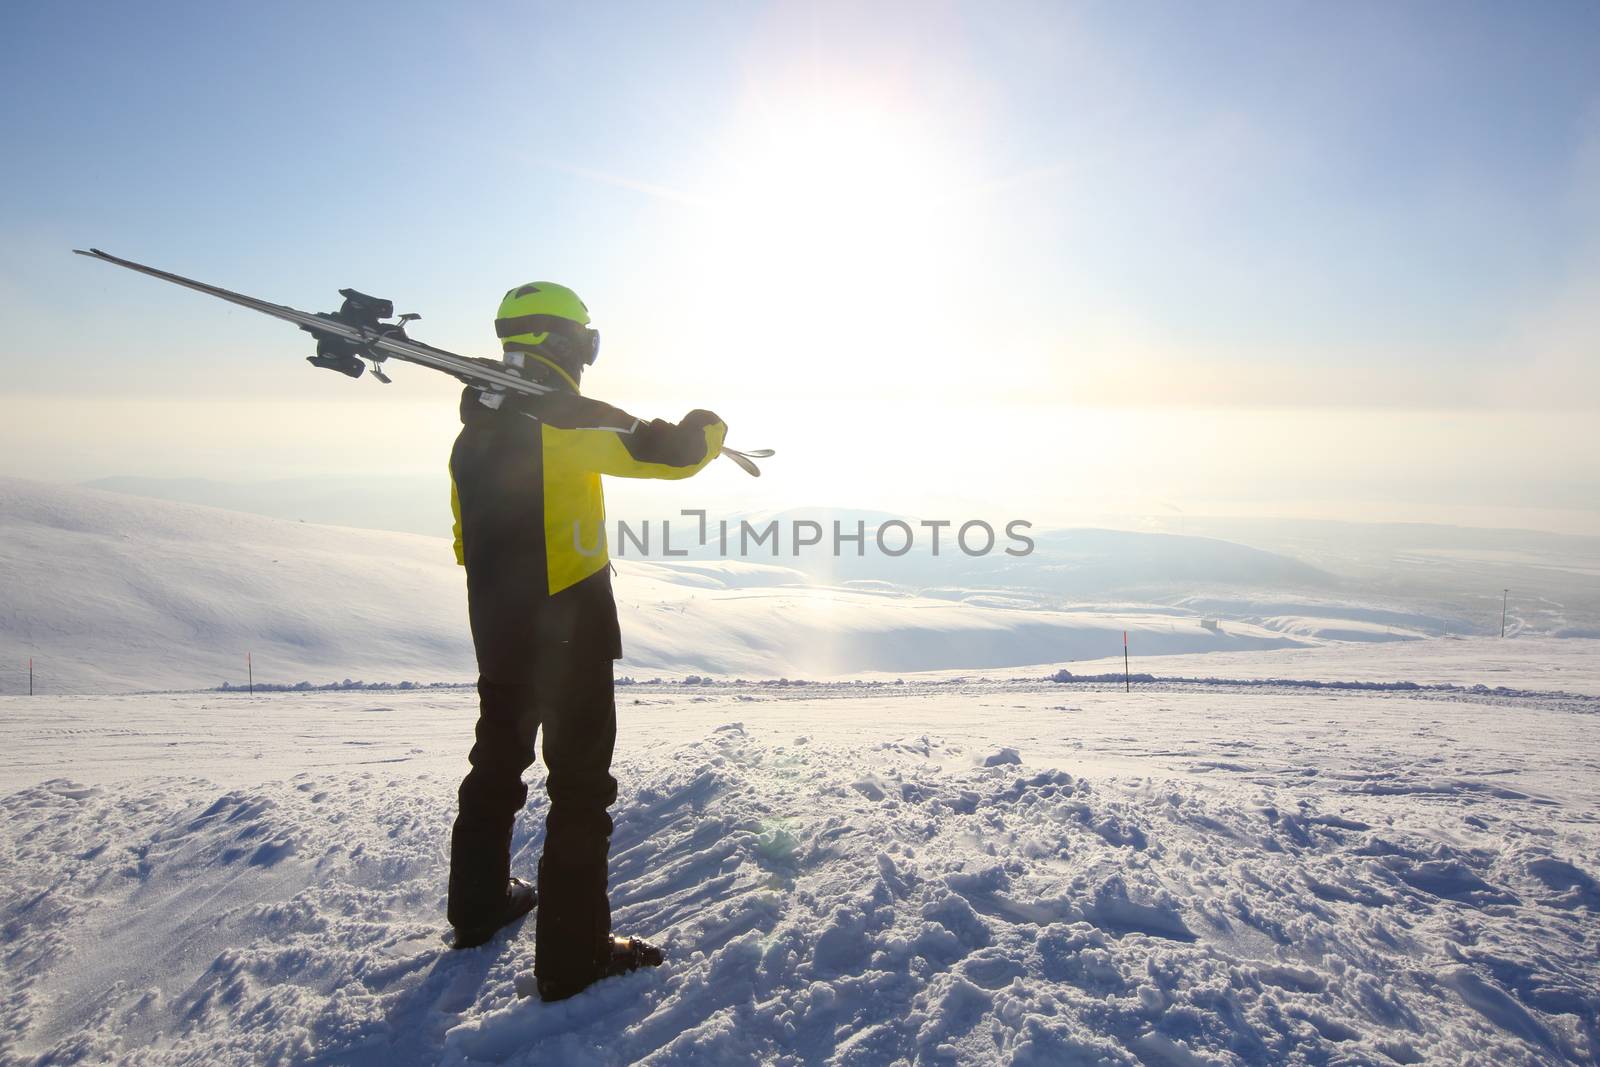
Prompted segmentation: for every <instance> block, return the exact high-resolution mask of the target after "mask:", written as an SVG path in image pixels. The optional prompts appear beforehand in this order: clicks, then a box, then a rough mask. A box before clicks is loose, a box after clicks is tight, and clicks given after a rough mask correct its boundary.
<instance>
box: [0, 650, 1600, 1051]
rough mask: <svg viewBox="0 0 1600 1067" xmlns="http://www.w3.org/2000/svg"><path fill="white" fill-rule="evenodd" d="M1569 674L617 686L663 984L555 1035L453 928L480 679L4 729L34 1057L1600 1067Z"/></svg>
mask: <svg viewBox="0 0 1600 1067" xmlns="http://www.w3.org/2000/svg"><path fill="white" fill-rule="evenodd" d="M1552 644H1557V643H1555V642H1552ZM1559 644H1560V645H1561V647H1562V648H1564V649H1571V650H1573V655H1574V660H1573V662H1572V664H1570V666H1571V667H1572V668H1573V669H1571V670H1568V671H1566V672H1564V675H1563V676H1562V677H1561V678H1560V679H1559V681H1558V680H1557V679H1555V678H1553V677H1551V675H1550V674H1549V673H1548V672H1543V671H1541V670H1540V668H1539V666H1538V665H1539V664H1540V663H1541V662H1543V660H1544V658H1545V651H1546V650H1545V649H1544V648H1541V647H1540V645H1539V644H1537V643H1531V642H1530V643H1523V642H1520V641H1507V642H1498V641H1489V640H1473V641H1461V642H1453V641H1423V642H1406V643H1404V644H1403V645H1396V646H1385V647H1386V648H1393V649H1394V650H1395V655H1396V656H1399V655H1400V654H1401V650H1406V651H1407V652H1409V654H1410V655H1411V657H1412V659H1411V660H1410V662H1411V663H1412V665H1413V666H1420V667H1422V668H1423V670H1420V671H1419V672H1417V673H1414V674H1411V675H1406V674H1396V673H1394V672H1395V671H1396V670H1398V669H1400V668H1401V667H1402V666H1403V665H1404V664H1403V662H1402V661H1400V660H1392V661H1390V662H1389V663H1388V664H1384V665H1382V666H1381V667H1379V668H1378V669H1376V670H1369V671H1368V672H1367V673H1366V674H1365V675H1364V676H1363V675H1362V674H1361V664H1362V662H1363V660H1362V657H1364V656H1368V655H1370V654H1371V653H1372V652H1373V648H1372V646H1368V645H1353V646H1343V647H1344V648H1346V649H1347V650H1349V651H1348V652H1347V654H1346V657H1345V659H1344V660H1343V662H1338V661H1337V657H1336V653H1335V652H1334V651H1332V650H1328V651H1321V652H1320V653H1319V650H1308V651H1307V652H1289V653H1282V652H1255V653H1239V654H1236V655H1233V656H1232V657H1230V662H1228V663H1227V664H1226V666H1225V669H1224V668H1223V667H1221V666H1219V667H1217V668H1216V669H1207V670H1205V671H1204V674H1205V675H1206V676H1208V677H1212V678H1222V677H1236V678H1239V679H1249V678H1266V677H1274V676H1277V677H1291V676H1294V675H1295V674H1296V673H1299V674H1305V675H1310V676H1312V677H1315V676H1316V670H1315V669H1313V668H1317V664H1316V663H1312V662H1305V661H1303V662H1299V663H1295V664H1293V665H1292V669H1291V668H1290V667H1286V666H1284V665H1283V661H1282V659H1281V657H1284V656H1309V655H1312V654H1320V655H1322V657H1323V658H1322V660H1321V661H1320V668H1318V669H1320V670H1322V671H1324V672H1326V673H1327V674H1328V675H1329V676H1330V677H1332V676H1339V677H1342V678H1346V679H1352V678H1356V679H1359V678H1361V677H1365V678H1366V679H1367V680H1372V681H1384V682H1394V681H1404V680H1407V679H1411V680H1419V681H1420V680H1423V674H1424V671H1425V674H1426V679H1428V680H1431V681H1433V682H1435V683H1446V684H1452V685H1456V686H1459V688H1456V689H1417V690H1387V691H1385V690H1348V689H1314V688H1304V687H1297V686H1294V685H1288V684H1270V685H1261V684H1257V685H1230V684H1222V683H1216V682H1213V683H1208V684H1187V683H1170V682H1154V683H1145V684H1136V685H1135V686H1134V691H1133V692H1132V693H1124V692H1122V690H1121V686H1120V685H1111V684H1109V683H1103V682H1069V683H1064V684H1062V683H1051V682H1045V681H1041V680H1039V679H1040V676H1041V675H1042V674H1043V673H1044V672H1042V671H1041V672H1037V673H1035V674H1034V675H1033V676H1032V677H1031V678H1030V677H1012V678H1007V679H993V680H985V679H980V678H976V677H969V678H966V679H958V678H951V677H938V678H929V677H919V678H912V679H909V680H908V681H907V682H906V683H905V684H893V683H883V684H876V685H870V684H854V685H850V684H839V685H808V686H793V685H790V686H778V685H770V684H768V685H761V684H750V685H732V684H723V685H712V686H686V685H635V686H624V687H621V688H620V689H619V695H620V701H621V707H620V710H621V742H620V745H619V758H618V765H619V770H618V776H619V778H620V779H621V781H622V798H621V800H620V801H619V802H618V805H617V807H616V809H615V812H616V815H617V835H616V839H615V842H614V847H613V885H614V897H615V902H616V912H617V921H618V926H619V928H622V929H627V930H630V931H634V932H638V933H642V934H647V935H653V936H655V937H657V938H659V939H661V940H662V941H663V942H664V943H665V944H666V946H667V948H668V951H669V953H670V962H669V964H668V965H667V966H666V967H664V968H662V969H660V970H658V971H654V972H649V973H644V974H640V975H636V976H632V977H629V978H626V979H618V980H613V981H610V982H607V983H604V984H602V985H601V986H598V987H596V988H595V989H593V990H591V991H589V992H587V993H585V994H583V995H582V996H580V997H578V998H576V999H575V1000H573V1001H570V1002H567V1003H564V1004H560V1005H544V1004H541V1003H540V1002H539V1001H538V1000H537V998H533V997H522V996H519V992H522V991H525V990H526V988H527V987H526V976H527V975H528V973H529V969H530V963H531V953H532V944H531V942H532V931H531V928H528V927H526V926H524V927H523V928H522V929H519V930H514V931H513V932H512V934H511V935H510V936H505V937H502V938H501V939H499V940H497V941H495V942H493V943H491V944H490V945H488V946H486V947H484V948H482V949H477V950H472V951H468V952H460V953H456V952H451V951H449V950H447V949H446V947H445V946H444V944H443V943H442V941H441V939H440V937H441V933H442V930H443V925H442V916H443V903H442V898H443V894H444V874H445V849H444V845H445V837H446V833H447V830H448V826H449V822H450V819H451V817H452V814H453V812H452V803H453V792H454V787H455V784H456V781H457V779H458V776H459V774H460V772H461V771H462V769H463V767H464V753H465V751H466V748H467V747H468V744H469V738H470V734H471V728H472V715H473V695H472V693H471V691H470V690H433V691H418V692H399V693H388V692H385V693H372V692H344V693H313V694H296V693H288V694H273V695H270V696H264V697H258V698H255V699H250V698H248V697H245V696H243V695H234V694H180V695H133V696H104V697H60V696H51V697H48V698H43V697H41V698H35V699H33V700H29V699H28V698H25V697H5V698H0V722H3V723H4V731H5V744H4V746H3V752H0V791H3V792H4V793H5V794H6V796H5V798H4V800H0V805H3V807H4V824H3V826H4V829H3V830H0V868H3V869H4V870H5V871H6V878H5V880H4V885H3V889H0V930H3V931H4V939H5V947H4V955H3V964H4V965H3V977H0V1062H6V1063H19V1064H21V1063H46V1062H48V1063H88V1062H95V1063H100V1062H109V1061H113V1060H114V1061H117V1062H127V1063H178V1062H185V1063H255V1062H327V1063H356V1064H367V1063H370V1064H385V1065H389V1064H411V1063H416V1064H423V1063H433V1062H444V1063H457V1064H462V1063H491V1062H492V1063H517V1062H524V1063H561V1064H583V1063H624V1062H646V1063H692V1062H694V1063H698V1062H708V1061H711V1062H716V1061H721V1062H748V1061H756V1060H760V1061H768V1062H780V1063H849V1064H869V1063H870V1064H877V1063H895V1062H915V1063H946V1062H949V1063H990V1062H1008V1063H1024V1064H1027V1063H1039V1064H1060V1063H1109V1064H1149V1065H1163V1067H1165V1065H1190V1064H1207V1063H1209V1064H1239V1063H1243V1064H1263V1063H1279V1062H1288V1063H1317V1064H1334V1063H1339V1064H1368V1063H1438V1064H1468V1063H1471V1064H1524V1063H1525V1064H1535V1063H1540V1064H1542V1063H1562V1062H1572V1063H1591V1062H1594V1061H1595V1059H1596V1056H1597V1053H1600V994H1597V992H1596V990H1597V988H1600V962H1597V934H1600V921H1597V919H1600V882H1597V878H1600V800H1597V797H1596V789H1595V785H1596V782H1597V781H1600V690H1597V689H1596V687H1595V686H1594V685H1592V684H1591V683H1592V681H1593V678H1594V673H1595V672H1594V670H1593V668H1592V665H1593V664H1594V663H1595V662H1596V661H1600V642H1594V641H1582V640H1579V641H1569V642H1560V643H1559ZM1434 649H1437V650H1438V653H1439V654H1438V656H1436V657H1435V658H1434V659H1432V660H1428V659H1427V655H1426V652H1427V651H1429V650H1434ZM1583 657H1589V658H1588V659H1587V661H1586V662H1587V663H1588V664H1590V668H1589V669H1588V672H1587V674H1586V673H1585V671H1584V670H1582V669H1579V668H1578V660H1580V659H1582V658H1583ZM1213 659H1214V657H1204V658H1202V660H1201V662H1203V663H1206V664H1209V663H1211V662H1212V660H1213ZM1166 662H1167V661H1165V660H1164V661H1162V663H1163V664H1165V663H1166ZM1475 663H1476V664H1486V663H1487V664H1492V665H1493V666H1495V667H1505V668H1510V669H1508V670H1506V671H1494V672H1492V673H1490V674H1488V675H1487V676H1486V675H1485V674H1484V673H1481V672H1478V671H1476V670H1474V668H1473V666H1472V665H1473V664H1475ZM1071 667H1072V668H1073V669H1074V670H1077V671H1079V672H1080V673H1084V672H1085V671H1084V670H1080V668H1083V667H1084V665H1081V664H1072V665H1071ZM1007 673H1008V674H1014V675H1025V674H1026V672H1007ZM1196 673H1198V671H1197V672H1196ZM1585 677H1587V678H1588V679H1589V682H1587V683H1586V682H1583V681H1582V679H1583V678H1585ZM1500 678H1510V679H1512V681H1510V682H1505V683H1502V682H1501V681H1499V680H1498V679H1500ZM1575 678H1576V679H1578V681H1572V679H1575ZM1546 681H1548V682H1551V683H1552V684H1530V683H1541V682H1546ZM1483 683H1486V684H1487V685H1488V686H1491V687H1492V686H1495V685H1500V684H1505V685H1507V686H1508V688H1506V689H1502V690H1495V689H1493V688H1485V689H1473V688H1471V687H1473V686H1475V685H1478V684H1483ZM1541 690H1549V691H1552V692H1553V691H1556V690H1560V691H1564V692H1565V694H1566V695H1551V694H1550V693H1545V692H1541ZM536 776H537V775H536V773H535V777H536ZM540 792H541V790H540V789H539V788H538V787H537V784H536V787H535V789H534V790H533V793H534V796H535V798H536V799H535V800H534V802H533V803H532V804H531V805H530V808H529V810H528V812H527V813H526V815H525V816H524V818H523V819H522V820H521V821H520V823H519V825H518V828H517V835H516V841H515V847H516V856H517V861H516V862H517V864H518V866H519V867H520V868H522V869H524V870H531V869H532V865H533V860H534V856H535V855H536V853H537V851H538V848H539V836H540V823H541V821H542V816H543V803H542V798H541V797H540V795H539V794H540Z"/></svg>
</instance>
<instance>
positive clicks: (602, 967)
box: [449, 282, 727, 1000]
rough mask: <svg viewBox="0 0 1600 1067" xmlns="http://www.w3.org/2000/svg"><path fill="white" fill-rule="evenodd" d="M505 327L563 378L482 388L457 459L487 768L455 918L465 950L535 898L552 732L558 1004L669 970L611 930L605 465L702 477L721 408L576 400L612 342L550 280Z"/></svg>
mask: <svg viewBox="0 0 1600 1067" xmlns="http://www.w3.org/2000/svg"><path fill="white" fill-rule="evenodd" d="M495 330H496V332H497V333H498V334H499V336H500V338H501V339H502V343H503V346H504V349H505V353H504V362H505V365H506V366H507V367H508V368H510V369H512V370H513V371H515V372H516V373H518V374H520V375H522V376H523V377H525V378H529V379H532V380H535V381H539V382H542V383H544V384H545V385H548V386H550V388H551V392H549V393H547V394H544V395H542V396H537V397H525V396H520V395H519V396H512V395H508V394H502V393H485V392H480V391H479V390H477V389H474V388H468V389H467V390H466V391H465V392H464V393H463V395H462V398H461V421H462V424H463V426H462V430H461V434H460V436H459V437H457V438H456V443H455V449H454V451H452V453H451V456H450V475H451V506H452V509H453V511H454V513H455V519H456V521H455V550H456V561H457V562H458V563H460V564H462V565H463V566H465V567H466V570H467V600H468V609H469V614H470V616H471V621H472V639H473V643H474V645H475V646H476V649H477V654H478V672H479V681H478V694H479V706H480V713H479V718H478V725H477V743H476V744H474V745H473V747H472V752H471V754H470V755H469V756H468V760H469V762H470V763H471V764H472V770H471V772H470V773H469V774H468V775H467V777H466V779H465V780H464V781H463V782H462V783H461V790H460V794H459V795H460V809H459V813H458V815H457V816H456V821H455V826H454V829H453V830H452V833H451V841H450V898H449V920H450V924H451V926H453V927H454V928H455V944H456V946H457V947H458V948H468V947H472V946H474V945H481V944H483V943H484V942H486V941H488V940H489V939H490V938H491V937H492V936H494V933H495V932H496V931H497V930H499V929H500V928H501V927H502V926H504V925H506V924H507V923H509V922H512V921H513V920H515V919H517V918H520V917H521V916H523V915H525V914H527V913H528V912H529V911H530V910H532V909H533V907H534V904H535V899H536V894H535V891H534V887H533V886H530V885H529V884H528V883H526V882H524V881H522V880H521V879H517V878H512V877H511V874H510V846H511V830H512V824H513V823H514V821H515V819H516V816H517V813H518V812H520V811H521V810H522V807H523V805H524V804H525V803H526V802H527V797H528V790H527V786H525V785H524V784H523V782H522V772H523V771H525V770H526V769H527V768H528V767H529V766H530V765H531V764H532V763H533V759H534V739H535V735H536V733H537V732H538V730H539V729H540V728H541V727H542V728H543V730H544V760H545V765H546V767H547V768H548V770H549V777H548V782H547V787H548V791H549V794H550V813H549V817H548V819H547V820H546V824H545V825H546V834H545V847H544V854H543V856H542V857H541V858H540V861H539V875H538V879H539V880H538V891H537V903H538V917H537V920H536V933H535V938H536V947H535V960H534V971H535V975H536V977H537V980H538V989H539V995H540V997H541V998H542V999H544V1000H560V999H564V998H566V997H570V996H572V995H573V994H574V993H577V992H579V991H580V990H582V989H584V988H585V987H587V986H588V985H590V984H591V983H592V982H594V981H596V980H597V979H600V978H604V977H606V976H608V975H613V974H621V973H625V972H627V971H631V970H635V969H637V968H639V967H641V966H647V965H654V964H659V963H660V962H661V952H660V950H659V949H657V948H655V947H654V946H652V945H649V944H646V943H645V942H643V941H640V940H639V939H637V938H618V937H614V936H613V935H612V932H611V908H610V903H609V901H608V900H607V897H606V861H607V853H608V851H609V849H610V844H611V829H612V824H611V817H610V815H609V814H608V813H607V810H606V809H607V808H608V807H610V805H611V804H612V802H614V801H615V800H616V797H617V783H616V779H614V778H612V776H611V773H610V768H611V754H612V748H613V746H614V744H615V741H616V732H617V719H616V701H615V695H614V693H613V689H612V684H613V683H612V662H613V661H614V660H615V659H617V658H618V657H619V656H621V655H622V645H621V637H620V632H619V629H618V625H617V608H616V602H615V601H614V599H613V598H612V592H611V567H610V561H609V558H608V556H607V554H606V548H605V531H604V522H605V503H604V499H603V497H602V494H601V487H600V475H602V474H611V475H620V476H622V477H632V478H687V477H689V476H690V475H692V474H694V473H696V472H697V471H699V470H700V469H701V468H702V467H704V466H705V465H706V464H707V463H709V462H710V461H711V460H712V459H713V458H715V457H716V455H717V453H718V452H719V451H720V450H721V447H722V441H723V438H724V436H725V435H726V433H727V427H726V426H725V425H724V424H723V422H722V420H721V419H719V418H717V417H716V416H715V415H713V414H711V413H710V412H707V411H693V412H690V413H689V415H688V416H686V417H685V418H684V420H683V421H682V422H680V423H677V424H673V423H669V422H663V421H660V420H657V421H653V422H642V421H640V420H638V419H635V418H634V417H633V416H631V415H628V414H626V413H624V412H622V411H619V410H617V409H616V408H613V407H610V406H608V405H606V404H602V403H600V402H598V401H595V400H590V399H588V398H586V397H583V396H581V395H580V394H579V390H578V380H579V378H580V377H581V375H582V374H583V370H584V368H585V367H587V366H588V365H590V364H592V363H593V362H594V359H595V355H596V354H597V352H598V349H599V334H598V333H597V332H596V331H595V330H594V329H593V328H592V327H591V326H590V324H589V312H588V309H587V308H586V307H585V306H584V304H583V302H582V301H581V300H579V299H578V297H577V295H576V294H575V293H573V292H572V290H570V289H567V288H566V287H564V286H560V285H555V284H552V283H549V282H533V283H531V284H529V285H524V286H521V287H519V288H516V289H513V290H511V291H510V292H508V293H507V294H506V295H505V299H504V300H503V301H502V302H501V305H500V312H499V315H498V316H497V318H496V321H495Z"/></svg>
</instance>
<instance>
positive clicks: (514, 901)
mask: <svg viewBox="0 0 1600 1067" xmlns="http://www.w3.org/2000/svg"><path fill="white" fill-rule="evenodd" d="M538 899H539V897H538V894H537V893H536V892H534V888H533V886H532V885H530V884H528V883H527V882H524V881H523V880H522V879H521V878H513V879H511V882H510V884H509V885H507V886H506V897H505V901H504V902H503V903H502V904H501V910H500V914H499V915H497V916H496V917H494V918H493V919H491V920H489V921H487V922H483V923H477V924H474V925H472V926H468V927H460V926H458V927H456V936H455V941H454V943H453V945H452V947H454V948H477V947H478V946H479V945H481V944H483V943H485V942H486V941H488V940H489V939H490V938H491V937H493V936H494V935H495V934H497V933H499V932H500V930H501V929H502V928H503V927H505V926H507V925H509V924H511V923H514V922H516V921H517V920H518V919H520V918H522V917H523V916H524V915H526V914H528V912H530V911H532V910H533V906H534V904H536V903H538Z"/></svg>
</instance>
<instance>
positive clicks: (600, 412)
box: [524, 393, 728, 478]
mask: <svg viewBox="0 0 1600 1067" xmlns="http://www.w3.org/2000/svg"><path fill="white" fill-rule="evenodd" d="M524 410H526V411H527V413H528V414H530V415H532V416H533V417H534V418H536V419H537V420H538V422H539V424H540V433H541V434H542V435H543V437H544V450H545V462H546V464H547V465H550V464H552V463H554V464H559V465H560V466H563V467H569V468H577V469H580V470H592V471H596V472H598V473H600V474H610V475H615V476H617V477H620V478H687V477H689V476H690V475H692V474H695V473H697V472H699V471H700V469H701V468H703V467H704V466H705V465H706V464H707V463H710V462H711V461H712V460H713V459H715V458H717V453H718V452H720V451H721V450H722V442H723V440H724V439H725V438H726V437H727V435H728V427H727V424H725V423H724V422H723V421H722V420H721V419H719V418H718V417H717V416H716V415H714V414H712V413H711V412H709V411H701V410H695V411H691V412H689V414H687V415H685V416H684V417H683V419H682V421H680V422H676V423H672V422H667V421H666V420H664V419H653V420H651V421H649V422H645V421H644V420H642V419H636V418H634V417H633V416H632V415H629V414H628V413H627V412H625V411H622V410H620V409H618V408H614V407H612V406H611V405H609V404H604V403H601V402H600V401H598V400H591V399H590V398H588V397H583V396H573V395H571V394H569V393H559V394H550V395H547V396H541V397H536V398H532V399H531V400H530V401H529V402H527V403H526V406H525V409H524Z"/></svg>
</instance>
